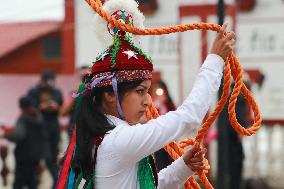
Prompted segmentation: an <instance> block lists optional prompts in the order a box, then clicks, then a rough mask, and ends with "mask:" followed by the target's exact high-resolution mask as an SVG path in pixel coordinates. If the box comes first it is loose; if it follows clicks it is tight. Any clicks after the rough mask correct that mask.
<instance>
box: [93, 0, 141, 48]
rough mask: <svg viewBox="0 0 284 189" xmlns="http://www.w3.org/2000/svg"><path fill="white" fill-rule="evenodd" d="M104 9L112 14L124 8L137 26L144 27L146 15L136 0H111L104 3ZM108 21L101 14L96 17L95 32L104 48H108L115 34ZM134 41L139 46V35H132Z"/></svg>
mask: <svg viewBox="0 0 284 189" xmlns="http://www.w3.org/2000/svg"><path fill="white" fill-rule="evenodd" d="M103 9H104V10H105V11H106V13H108V14H109V15H112V14H113V13H114V12H116V11H118V10H124V11H125V12H127V13H128V14H130V15H131V16H132V19H133V26H134V27H136V28H141V29H143V28H144V25H143V22H144V20H145V17H144V15H143V14H142V13H141V12H140V10H139V9H138V4H137V2H136V1H135V0H109V1H106V3H105V4H104V5H103ZM107 25H108V23H107V22H106V20H105V19H104V18H102V17H100V15H96V17H95V32H96V34H97V37H98V39H99V40H100V42H101V43H102V44H101V45H102V46H103V48H104V49H105V48H107V47H108V46H109V45H111V43H112V38H113V36H112V35H111V34H110V33H109V31H108V27H107ZM132 36H133V41H134V43H135V44H136V45H137V46H139V43H140V42H139V39H138V36H135V35H132Z"/></svg>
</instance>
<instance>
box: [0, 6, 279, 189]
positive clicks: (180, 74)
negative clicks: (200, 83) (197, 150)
mask: <svg viewBox="0 0 284 189" xmlns="http://www.w3.org/2000/svg"><path fill="white" fill-rule="evenodd" d="M138 2H139V3H140V4H139V8H140V9H141V11H142V12H143V13H144V14H145V17H146V21H145V24H144V25H145V26H146V27H149V28H153V27H161V26H170V25H177V24H186V23H194V22H208V23H216V24H220V25H222V24H223V23H224V22H228V23H229V30H233V31H235V32H236V34H237V46H236V49H235V54H236V55H237V57H238V58H239V60H240V62H241V65H242V66H243V69H244V75H243V77H244V81H245V83H246V85H247V86H248V87H249V88H250V90H251V92H252V94H253V96H254V97H255V99H256V101H257V103H258V104H259V106H260V110H261V113H262V116H263V123H262V127H261V129H260V130H259V131H258V133H257V134H256V135H253V136H251V137H242V136H240V135H238V134H237V133H236V132H235V131H234V130H232V129H230V124H229V123H228V118H227V116H226V114H227V112H226V110H225V111H223V112H222V114H221V115H220V117H219V118H218V120H217V121H216V123H214V125H213V126H212V128H211V130H210V131H209V133H208V135H207V137H206V139H205V140H204V145H205V146H206V147H207V148H208V149H209V150H208V151H209V153H208V158H209V161H210V164H211V170H210V173H209V175H208V177H209V178H210V180H211V181H212V183H213V184H214V186H215V188H218V189H223V188H224V189H231V188H245V189H249V188H259V189H261V188H275V189H282V188H284V179H283V178H284V171H283V170H284V158H283V157H284V150H282V146H283V145H284V127H283V126H284V77H283V70H284V35H283V34H284V33H283V32H284V11H283V10H284V1H283V0H270V1H268V0H171V1H169V0H138ZM95 27H96V26H95V25H94V12H93V10H92V9H91V8H90V7H89V5H88V4H87V3H86V2H85V1H83V0H46V1H36V0H25V1H22V0H14V1H7V0H6V1H4V0H2V1H1V2H0V86H1V89H0V90H1V93H0V127H1V132H0V138H1V139H0V155H1V159H0V170H1V177H0V188H3V189H10V188H13V185H14V181H15V178H16V177H17V176H15V175H16V172H17V171H16V170H18V168H17V167H16V164H17V163H19V170H20V172H21V171H23V170H25V171H28V170H30V167H33V169H32V173H33V174H34V175H36V176H37V177H38V178H37V180H36V183H37V184H38V188H40V189H48V188H52V186H53V184H54V183H55V181H54V180H55V178H56V175H54V174H55V170H56V169H57V167H56V166H55V164H56V159H57V155H60V154H62V153H64V150H65V149H66V147H67V144H68V141H69V135H70V132H68V131H70V125H71V124H72V121H73V120H72V105H73V100H72V98H71V94H72V91H75V90H76V88H77V86H78V84H79V82H80V79H81V77H82V75H83V74H84V73H85V72H86V70H85V69H86V67H88V66H91V65H92V62H93V61H94V60H95V58H96V57H97V56H98V55H99V53H100V52H102V46H101V44H100V43H99V42H98V38H97V36H96V35H95ZM215 35H216V33H215V32H212V31H188V32H184V33H177V34H170V35H160V36H142V37H141V38H140V41H141V45H142V49H143V50H144V51H145V52H146V53H147V54H149V55H150V56H151V57H152V59H153V62H154V69H155V73H154V78H153V84H152V89H151V95H152V97H153V100H154V102H155V104H156V106H157V107H158V109H159V111H160V113H161V114H163V113H166V112H167V111H170V110H173V109H174V108H175V107H177V106H178V105H179V104H180V103H181V102H182V101H183V100H184V99H185V97H186V96H187V94H188V93H189V92H190V90H191V88H192V86H193V83H194V78H195V77H196V75H197V73H198V69H199V67H200V65H201V64H202V62H203V61H204V59H205V58H206V56H207V53H208V52H209V50H210V47H211V44H212V42H213V39H214V37H215ZM161 83H162V84H161ZM23 96H25V97H28V98H29V100H30V101H32V102H36V104H35V105H34V103H32V104H33V105H29V103H28V101H29V100H27V101H24V102H26V103H23V101H21V100H20V98H21V97H23ZM218 96H220V95H216V100H215V103H214V104H212V107H211V110H210V111H213V109H214V107H215V105H216V103H217V102H218V98H219V97H218ZM238 101H239V104H238V106H237V108H236V109H237V112H239V114H238V119H239V121H240V122H242V123H243V125H244V126H247V127H248V126H250V125H251V124H252V121H253V120H252V117H253V115H252V112H251V110H250V108H249V105H248V104H247V102H246V101H245V99H243V98H242V96H240V99H239V100H238ZM30 107H33V108H36V109H39V110H41V111H42V112H43V118H38V119H42V120H44V122H45V124H43V126H42V127H43V129H42V131H41V132H42V133H43V135H42V136H43V137H34V136H39V135H38V132H39V131H35V130H34V131H32V132H29V131H30V130H32V129H29V127H27V130H29V131H27V130H26V131H21V129H20V130H19V128H21V125H22V124H21V123H22V122H21V120H22V119H21V118H22V117H21V116H22V115H29V114H31V115H32V116H31V117H33V118H32V120H29V121H31V122H32V123H33V124H38V122H36V121H35V120H36V119H37V118H36V116H35V113H33V110H31V109H30ZM46 107H47V109H46ZM208 113H210V112H208ZM47 123H48V124H47ZM46 125H52V127H50V126H49V128H48V129H47V128H44V127H47V126H46ZM17 128H18V129H17ZM23 133H24V134H23ZM27 133H29V134H27ZM68 133H69V135H68ZM23 136H26V137H27V138H28V139H26V141H28V140H29V142H27V143H29V144H34V143H37V144H42V145H41V146H40V147H39V148H41V149H48V150H47V151H49V153H45V150H42V151H37V150H35V151H31V152H30V150H29V149H30V148H29V147H28V148H27V151H25V150H24V153H21V152H19V150H17V149H19V148H21V144H22V143H21V142H19V141H21V139H22V138H23ZM36 138H37V139H36ZM41 139H42V140H41ZM44 139H45V140H44ZM46 146H49V147H46ZM35 148H36V147H35ZM15 149H16V151H15ZM54 149H55V150H54ZM28 151H29V152H28ZM25 152H26V153H31V154H34V153H39V154H43V155H40V156H39V157H38V158H37V159H35V160H33V161H30V159H28V160H22V159H23V158H22V156H25ZM32 157H34V156H32ZM52 157H55V158H52ZM24 159H27V158H24ZM25 161H27V162H29V163H28V164H29V165H32V166H29V167H27V166H26V163H24V164H23V163H22V162H25ZM157 161H158V160H157ZM21 163H22V164H21ZM35 165H36V166H35ZM21 166H22V167H21ZM19 170H18V173H19ZM21 173H22V172H21ZM24 173H27V175H29V172H24ZM21 179H24V178H19V180H21Z"/></svg>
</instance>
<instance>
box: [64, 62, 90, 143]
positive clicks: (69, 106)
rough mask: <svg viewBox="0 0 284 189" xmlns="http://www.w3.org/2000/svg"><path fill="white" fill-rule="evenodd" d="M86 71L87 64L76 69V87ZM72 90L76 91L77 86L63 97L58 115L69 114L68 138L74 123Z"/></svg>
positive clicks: (87, 69)
mask: <svg viewBox="0 0 284 189" xmlns="http://www.w3.org/2000/svg"><path fill="white" fill-rule="evenodd" d="M88 72H89V67H88V66H81V67H80V68H78V69H77V71H76V74H75V77H76V79H77V84H76V85H75V87H78V86H79V84H80V83H81V82H83V81H84V77H85V76H86V74H87V73H88ZM74 92H77V88H74V89H73V90H72V91H71V92H70V95H68V96H67V97H66V98H65V100H64V103H63V105H62V108H61V109H60V116H63V117H65V116H69V122H68V126H67V130H68V136H69V138H71V136H72V131H73V128H74V124H75V111H74V108H75V107H74V106H75V100H76V98H73V97H72V94H73V93H74Z"/></svg>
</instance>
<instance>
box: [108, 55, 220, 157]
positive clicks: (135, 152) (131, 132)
mask: <svg viewBox="0 0 284 189" xmlns="http://www.w3.org/2000/svg"><path fill="white" fill-rule="evenodd" d="M222 71H223V59H222V58H220V57H219V56H217V55H209V56H208V57H207V59H206V60H205V62H204V64H203V65H202V67H201V69H200V72H199V74H198V76H197V80H196V81H195V84H194V87H193V89H192V91H191V93H190V95H189V96H188V97H187V99H186V100H185V101H184V103H183V104H182V105H181V106H180V107H179V108H178V109H177V110H176V111H171V112H169V113H167V114H165V115H163V116H160V117H158V118H157V119H153V120H151V121H149V122H147V123H146V124H137V125H135V126H131V127H128V126H127V125H124V126H125V127H121V128H120V129H119V130H117V133H116V135H115V138H114V140H113V145H114V146H115V150H116V151H117V153H120V154H121V155H122V156H127V157H130V158H131V159H132V160H134V161H139V160H140V159H142V158H144V157H145V156H148V155H150V154H152V153H154V152H155V151H157V150H159V149H161V148H162V147H163V146H165V145H166V144H168V143H170V142H171V141H174V140H176V139H178V138H180V137H181V136H182V135H187V134H189V133H190V132H191V131H192V130H193V129H194V128H195V127H197V126H198V125H200V124H201V122H202V120H203V118H204V116H205V114H206V113H207V111H208V109H209V106H210V104H211V102H212V99H213V97H214V95H215V93H216V92H217V90H218V88H219V86H220V81H221V78H222ZM124 149H128V150H124Z"/></svg>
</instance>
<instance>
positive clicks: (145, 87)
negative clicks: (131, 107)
mask: <svg viewBox="0 0 284 189" xmlns="http://www.w3.org/2000/svg"><path fill="white" fill-rule="evenodd" d="M139 86H141V87H143V88H144V89H147V86H145V85H142V84H140V85H139Z"/></svg>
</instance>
